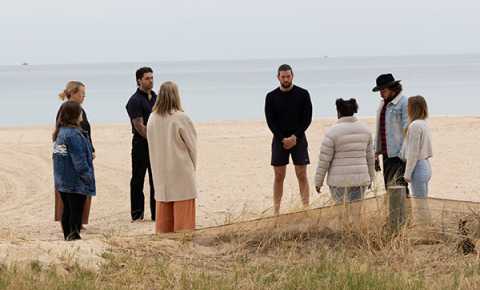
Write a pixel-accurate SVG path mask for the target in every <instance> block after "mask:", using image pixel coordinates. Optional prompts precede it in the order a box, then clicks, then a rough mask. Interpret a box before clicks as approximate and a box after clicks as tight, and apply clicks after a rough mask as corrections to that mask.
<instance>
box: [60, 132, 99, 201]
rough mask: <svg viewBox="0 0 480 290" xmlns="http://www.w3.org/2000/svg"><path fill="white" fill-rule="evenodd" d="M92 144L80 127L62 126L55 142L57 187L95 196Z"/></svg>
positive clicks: (65, 190)
mask: <svg viewBox="0 0 480 290" xmlns="http://www.w3.org/2000/svg"><path fill="white" fill-rule="evenodd" d="M92 160H93V158H92V145H91V144H90V142H89V141H88V139H87V138H85V136H84V135H83V134H82V132H81V131H80V129H77V128H70V127H62V128H60V131H59V133H58V136H57V140H56V141H55V142H54V144H53V173H54V179H55V189H56V190H57V191H60V192H68V193H78V194H83V195H88V196H95V194H96V189H95V175H94V171H93V161H92Z"/></svg>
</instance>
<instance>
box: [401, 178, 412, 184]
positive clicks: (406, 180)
mask: <svg viewBox="0 0 480 290" xmlns="http://www.w3.org/2000/svg"><path fill="white" fill-rule="evenodd" d="M403 179H405V182H406V183H411V182H412V179H411V178H410V177H404V178H403Z"/></svg>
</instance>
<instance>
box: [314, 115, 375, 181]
mask: <svg viewBox="0 0 480 290" xmlns="http://www.w3.org/2000/svg"><path fill="white" fill-rule="evenodd" d="M318 159H319V160H318V167H317V173H316V175H315V185H316V186H322V185H323V181H324V179H325V175H326V174H327V172H328V178H327V184H328V185H329V186H334V187H354V186H368V185H370V184H371V183H372V181H373V180H374V178H375V156H374V152H373V138H372V133H371V132H370V130H369V129H368V127H367V126H366V125H365V124H363V123H361V122H359V121H358V119H357V118H356V117H343V118H340V119H339V120H338V122H337V124H335V125H333V126H332V127H331V128H329V129H328V130H327V132H326V134H325V139H324V140H323V143H322V147H321V148H320V156H319V158H318Z"/></svg>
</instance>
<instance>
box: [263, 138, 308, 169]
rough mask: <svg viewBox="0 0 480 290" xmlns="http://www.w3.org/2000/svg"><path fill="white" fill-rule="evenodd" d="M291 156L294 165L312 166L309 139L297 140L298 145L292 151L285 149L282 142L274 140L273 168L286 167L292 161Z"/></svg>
mask: <svg viewBox="0 0 480 290" xmlns="http://www.w3.org/2000/svg"><path fill="white" fill-rule="evenodd" d="M290 155H292V160H293V164H294V165H298V166H303V165H308V164H310V158H309V156H308V141H307V137H303V138H301V139H297V145H295V147H293V148H292V149H290V150H286V149H285V148H283V143H282V141H281V140H278V139H276V138H273V141H272V163H271V164H272V166H285V165H287V164H288V163H289V161H290Z"/></svg>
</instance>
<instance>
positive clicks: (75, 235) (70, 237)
mask: <svg viewBox="0 0 480 290" xmlns="http://www.w3.org/2000/svg"><path fill="white" fill-rule="evenodd" d="M81 239H82V237H80V234H79V233H71V234H69V235H68V236H67V238H66V239H65V240H66V241H76V240H81Z"/></svg>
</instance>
